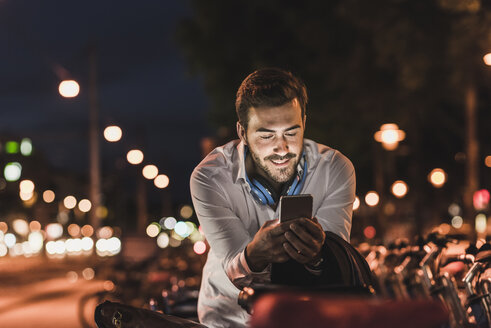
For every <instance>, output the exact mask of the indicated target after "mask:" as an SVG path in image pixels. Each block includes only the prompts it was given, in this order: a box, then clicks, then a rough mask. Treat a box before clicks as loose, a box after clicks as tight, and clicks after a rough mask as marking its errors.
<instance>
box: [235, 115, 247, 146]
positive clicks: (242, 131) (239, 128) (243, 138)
mask: <svg viewBox="0 0 491 328" xmlns="http://www.w3.org/2000/svg"><path fill="white" fill-rule="evenodd" d="M237 135H238V136H239V139H240V140H241V141H242V142H243V143H244V144H245V145H247V141H246V140H247V137H246V130H245V129H244V127H243V126H242V125H241V124H240V123H239V122H238V121H237Z"/></svg>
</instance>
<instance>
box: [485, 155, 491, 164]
mask: <svg viewBox="0 0 491 328" xmlns="http://www.w3.org/2000/svg"><path fill="white" fill-rule="evenodd" d="M484 165H486V166H487V167H491V155H488V156H486V158H485V159H484Z"/></svg>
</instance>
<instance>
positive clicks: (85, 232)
mask: <svg viewBox="0 0 491 328" xmlns="http://www.w3.org/2000/svg"><path fill="white" fill-rule="evenodd" d="M80 232H81V233H82V236H84V237H91V236H92V235H93V234H94V228H92V226H91V225H89V224H86V225H84V226H83V227H82V229H80Z"/></svg>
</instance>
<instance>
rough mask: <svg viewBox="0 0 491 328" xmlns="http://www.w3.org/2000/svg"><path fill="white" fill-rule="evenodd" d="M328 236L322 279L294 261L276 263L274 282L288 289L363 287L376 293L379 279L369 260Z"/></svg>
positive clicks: (272, 276)
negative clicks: (376, 279) (298, 287)
mask: <svg viewBox="0 0 491 328" xmlns="http://www.w3.org/2000/svg"><path fill="white" fill-rule="evenodd" d="M325 234H326V240H325V242H324V245H323V247H322V257H323V259H324V261H323V263H322V265H321V269H322V272H321V274H320V275H315V274H312V273H311V272H309V271H308V270H307V269H306V268H305V266H304V265H303V264H300V263H298V262H296V261H294V260H290V261H288V262H285V263H273V265H272V268H271V282H272V283H273V284H279V285H288V286H324V287H327V286H346V287H363V288H366V289H367V290H368V291H369V292H370V293H372V292H373V287H374V286H375V283H374V282H375V279H374V278H373V274H372V272H371V270H370V267H369V266H368V263H367V262H366V260H365V258H364V257H363V256H362V255H361V254H360V253H359V252H358V251H357V250H356V249H355V248H354V247H353V246H352V245H351V244H350V243H348V242H347V241H345V240H344V239H343V238H341V237H339V236H338V235H336V234H334V233H332V232H329V231H325Z"/></svg>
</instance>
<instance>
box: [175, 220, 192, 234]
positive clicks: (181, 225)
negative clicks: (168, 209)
mask: <svg viewBox="0 0 491 328" xmlns="http://www.w3.org/2000/svg"><path fill="white" fill-rule="evenodd" d="M189 230H190V229H189V227H188V225H187V224H186V223H185V222H183V221H179V222H177V223H176V226H175V227H174V231H175V232H176V233H177V234H178V235H179V236H181V237H183V238H186V237H187V236H189V235H190V234H191V232H192V231H189Z"/></svg>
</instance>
